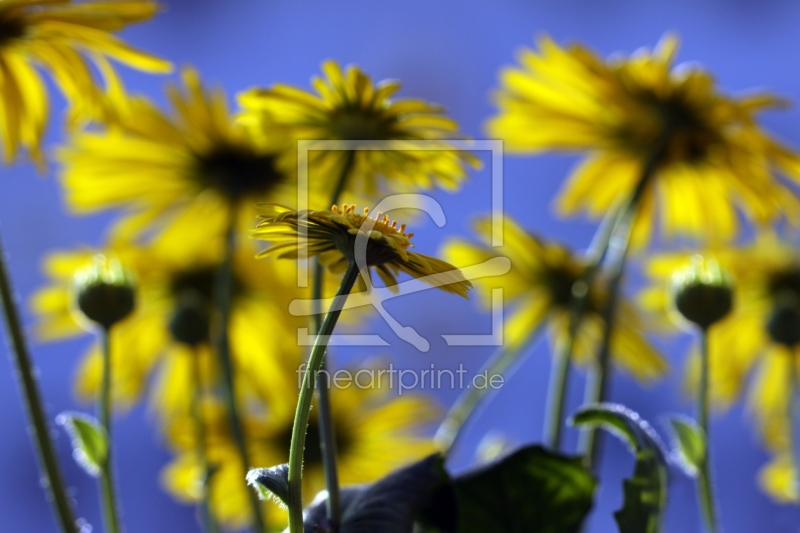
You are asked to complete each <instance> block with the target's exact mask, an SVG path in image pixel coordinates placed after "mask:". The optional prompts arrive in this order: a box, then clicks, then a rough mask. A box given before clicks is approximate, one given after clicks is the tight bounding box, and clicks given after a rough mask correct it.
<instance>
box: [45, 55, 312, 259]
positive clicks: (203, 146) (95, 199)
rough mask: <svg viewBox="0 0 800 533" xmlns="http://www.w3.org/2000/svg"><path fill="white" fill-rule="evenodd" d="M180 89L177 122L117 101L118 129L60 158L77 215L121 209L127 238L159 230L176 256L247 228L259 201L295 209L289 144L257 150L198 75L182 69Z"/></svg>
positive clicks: (150, 107) (80, 137) (81, 140)
mask: <svg viewBox="0 0 800 533" xmlns="http://www.w3.org/2000/svg"><path fill="white" fill-rule="evenodd" d="M183 83H184V86H185V88H184V90H183V91H181V90H179V89H178V88H177V87H170V89H169V97H170V100H171V103H172V107H173V108H174V109H173V114H172V115H167V114H165V113H164V112H162V111H161V110H159V109H158V108H156V107H155V106H154V104H153V103H151V102H150V101H148V100H147V99H145V98H129V97H126V96H124V95H120V96H119V97H118V98H116V102H115V103H116V105H117V107H118V112H119V115H120V117H119V119H118V120H117V121H115V124H113V125H112V127H109V128H107V129H106V130H105V131H101V132H99V133H98V132H95V131H85V132H82V133H80V134H77V135H75V136H74V137H73V138H72V139H71V141H70V142H69V144H68V145H67V146H65V147H64V148H62V149H61V151H60V152H59V158H60V160H61V162H62V163H63V166H64V168H63V183H64V187H65V189H66V201H67V204H68V206H69V207H70V208H71V209H72V210H73V211H76V212H79V213H87V212H93V211H99V210H106V209H112V208H118V207H124V208H126V209H127V210H128V215H127V216H126V217H125V218H124V219H123V220H122V221H120V223H119V224H118V226H117V228H116V231H117V233H118V235H119V236H120V237H123V238H127V237H132V236H136V235H139V234H141V233H142V232H143V231H144V230H146V229H153V228H156V229H159V230H161V231H163V232H165V234H167V235H170V236H171V237H172V246H173V247H174V249H182V248H186V247H190V248H191V249H196V247H197V246H198V245H202V244H203V242H204V241H205V240H206V239H207V238H208V236H209V235H222V234H224V232H225V228H226V227H227V226H228V225H229V224H230V223H231V221H232V220H233V221H235V223H236V227H237V228H238V229H242V230H243V229H244V228H247V229H249V228H250V227H251V226H252V222H253V220H255V217H256V211H255V204H256V203H257V202H260V201H267V200H270V201H285V202H291V201H293V199H294V198H295V197H296V192H295V187H296V185H295V182H294V174H293V173H292V172H291V169H290V170H286V167H285V166H282V165H280V164H279V161H278V160H279V159H280V157H281V154H282V152H281V151H280V149H279V145H280V144H281V143H283V142H284V141H283V140H281V139H272V140H271V141H270V140H269V139H267V138H265V137H262V138H260V139H259V140H258V141H256V140H255V139H254V138H252V137H251V136H250V135H249V134H248V133H247V132H246V131H245V130H244V129H243V128H241V127H238V126H236V125H235V124H234V122H233V120H232V118H231V117H230V116H229V114H228V109H227V104H226V101H225V95H224V94H223V93H222V91H219V90H211V91H208V90H206V89H205V88H204V87H203V85H202V83H201V82H200V79H199V77H198V75H197V73H196V72H195V71H194V70H191V69H186V70H184V72H183ZM116 122H119V124H116ZM164 228H166V229H164Z"/></svg>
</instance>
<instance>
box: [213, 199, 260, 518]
mask: <svg viewBox="0 0 800 533" xmlns="http://www.w3.org/2000/svg"><path fill="white" fill-rule="evenodd" d="M235 221H236V208H235V206H231V219H230V221H229V223H228V229H227V231H226V236H225V252H224V254H225V255H224V258H223V260H222V264H221V265H220V268H219V272H218V275H217V283H216V292H215V295H214V296H215V302H214V303H215V304H216V308H217V312H218V313H219V314H218V322H217V327H216V335H215V341H216V343H215V344H216V347H217V357H218V359H219V364H220V369H221V370H222V396H223V401H224V402H225V407H226V410H227V412H228V418H229V420H230V424H231V429H232V431H233V436H234V439H235V440H236V447H237V449H238V451H239V457H240V458H241V460H242V464H243V465H244V468H245V471H247V469H249V468H252V466H253V465H251V464H250V456H249V454H248V452H247V441H246V440H245V434H244V429H243V428H242V420H241V418H240V416H239V409H238V407H237V405H236V390H235V386H234V378H233V373H234V371H233V362H232V360H231V346H230V339H229V334H228V329H229V326H230V318H231V303H232V291H233V254H234V251H235V249H236V222H235ZM242 483H244V480H242ZM247 495H248V499H249V501H250V509H251V512H252V513H253V521H254V523H255V526H254V527H255V529H256V530H257V531H259V532H263V531H265V527H264V515H263V512H262V508H261V503H260V502H259V500H258V496H257V495H256V493H255V491H252V490H248V491H247Z"/></svg>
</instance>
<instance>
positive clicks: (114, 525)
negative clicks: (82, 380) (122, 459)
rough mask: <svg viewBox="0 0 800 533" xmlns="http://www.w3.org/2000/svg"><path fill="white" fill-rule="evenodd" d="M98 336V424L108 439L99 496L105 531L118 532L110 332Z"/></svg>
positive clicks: (109, 532)
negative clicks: (100, 345)
mask: <svg viewBox="0 0 800 533" xmlns="http://www.w3.org/2000/svg"><path fill="white" fill-rule="evenodd" d="M100 336H101V338H102V343H103V375H102V380H101V382H100V398H99V400H98V410H99V411H100V416H99V418H100V425H102V426H103V429H105V431H106V439H108V444H107V452H106V458H105V460H104V461H103V468H102V469H101V471H100V497H101V499H102V500H103V522H104V524H105V530H106V532H107V533H119V532H120V526H119V508H118V506H117V496H116V487H115V485H114V464H113V461H112V456H111V450H112V449H113V448H114V447H113V446H112V434H111V332H110V331H109V330H108V329H103V330H102V332H101V334H100Z"/></svg>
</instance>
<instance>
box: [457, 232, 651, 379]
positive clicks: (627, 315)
mask: <svg viewBox="0 0 800 533" xmlns="http://www.w3.org/2000/svg"><path fill="white" fill-rule="evenodd" d="M503 231H504V233H503V239H504V245H503V246H502V247H496V248H492V247H490V246H489V245H488V244H475V243H472V242H466V241H462V240H459V239H455V240H452V241H451V242H449V243H447V244H446V245H445V248H444V251H443V256H444V257H445V258H446V259H447V260H448V261H450V262H452V263H453V264H456V265H460V266H461V267H462V268H465V267H468V266H470V265H477V264H480V263H483V262H485V261H487V260H489V259H491V258H494V257H502V256H505V257H507V258H508V259H509V260H510V261H511V270H510V271H509V272H508V273H506V274H503V275H501V276H493V277H488V276H487V277H482V278H478V279H477V280H476V284H477V286H478V289H479V293H480V294H481V295H482V296H483V301H484V302H485V303H486V304H487V305H488V304H490V303H491V300H492V296H491V295H492V289H494V288H500V289H502V290H503V303H504V304H505V305H506V307H507V309H509V310H510V311H509V312H508V313H507V314H506V317H505V336H504V342H505V343H506V345H507V346H510V347H512V348H514V347H518V348H519V347H522V346H523V345H524V344H525V343H527V342H529V340H530V337H531V335H533V334H534V333H535V332H536V331H537V330H538V329H539V328H541V327H543V326H546V327H547V328H548V330H549V332H550V337H551V340H552V341H554V343H555V344H556V346H558V345H560V344H561V343H564V342H566V341H567V338H568V336H569V324H570V314H571V312H570V305H571V300H572V286H573V284H574V283H575V281H577V280H578V278H579V277H580V275H581V272H582V270H583V268H585V264H584V262H583V261H582V260H581V259H580V258H578V257H576V256H574V255H573V254H572V253H571V252H570V251H569V250H568V249H567V248H565V247H564V246H562V245H560V244H556V243H551V242H547V241H545V240H543V239H541V238H539V237H537V236H535V235H532V234H530V233H528V232H527V231H525V230H524V229H522V228H521V227H520V226H519V225H518V224H517V223H516V222H515V221H514V220H512V219H511V218H509V217H506V218H505V219H504V229H503ZM491 232H492V228H491V220H490V219H488V218H484V219H480V220H478V221H477V223H476V224H475V233H476V234H477V235H478V236H479V237H480V238H481V239H482V240H483V241H484V242H485V243H488V242H490V236H491ZM601 282H602V280H597V282H596V284H595V285H594V286H593V287H592V289H591V290H590V292H589V296H588V301H587V307H586V310H585V313H584V316H583V320H582V321H581V326H580V330H579V332H578V338H577V339H576V342H575V347H574V350H573V357H574V359H575V361H576V362H577V363H579V364H583V365H585V364H588V363H589V362H590V361H592V360H594V358H595V357H596V354H597V343H598V342H600V340H601V338H602V334H603V319H602V318H601V313H602V309H603V299H604V295H603V294H602V293H600V292H599V291H598V287H599V286H600V283H601ZM620 315H621V316H620V320H619V321H618V324H619V325H618V327H617V328H615V329H614V333H613V337H612V338H611V353H612V357H613V361H615V363H616V364H617V365H619V366H620V367H621V368H622V369H624V370H626V371H628V372H630V373H631V374H632V375H633V376H635V377H636V378H637V379H639V380H642V381H650V380H653V379H655V378H657V377H659V376H660V375H661V374H663V373H664V372H665V371H666V370H667V363H666V362H665V361H664V360H663V359H662V358H661V356H660V355H659V354H658V353H656V351H655V350H654V349H653V348H652V347H651V346H650V345H649V344H648V342H647V341H646V340H645V338H644V337H643V336H642V335H641V330H642V329H643V328H642V324H641V321H640V320H639V319H638V317H637V315H636V313H635V311H634V310H633V309H632V308H631V307H630V306H629V305H627V303H625V302H622V305H621V307H620Z"/></svg>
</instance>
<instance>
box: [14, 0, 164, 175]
mask: <svg viewBox="0 0 800 533" xmlns="http://www.w3.org/2000/svg"><path fill="white" fill-rule="evenodd" d="M158 10H159V5H158V4H157V3H156V2H151V1H145V0H128V1H121V2H106V1H99V2H85V3H72V1H71V0H61V1H57V2H54V1H53V0H5V1H3V2H2V3H0V75H1V76H2V79H3V83H2V84H1V85H0V132H1V133H2V137H3V157H4V159H5V161H6V162H7V163H8V162H11V161H13V160H14V159H15V157H16V155H17V152H18V151H19V149H20V147H22V148H25V149H27V150H28V152H29V153H30V156H31V157H32V158H33V159H34V160H35V161H37V162H39V163H41V162H42V160H43V154H42V146H41V144H42V137H43V136H44V131H45V128H46V127H47V121H48V118H49V116H48V115H49V110H48V107H49V100H48V97H47V89H46V87H45V83H44V81H43V80H42V78H41V75H40V74H39V72H38V71H37V69H36V67H41V68H42V69H44V70H46V71H47V72H48V73H49V74H50V76H51V77H52V78H53V81H54V82H55V85H57V86H58V88H59V89H60V90H61V92H62V93H63V94H64V96H65V98H66V99H67V101H68V102H69V103H70V105H71V106H72V112H71V114H70V122H75V121H76V120H77V119H78V118H81V117H83V116H87V115H88V116H92V115H94V114H95V110H96V105H97V104H98V102H99V101H101V99H102V97H101V94H100V91H99V89H98V88H97V82H96V80H95V76H94V75H93V73H92V72H93V69H92V66H91V65H90V63H89V62H88V61H87V58H88V59H91V60H92V61H94V62H95V63H96V64H97V66H98V67H99V68H100V70H102V71H104V72H106V73H110V72H112V71H111V70H110V66H109V65H108V62H107V58H111V59H114V60H116V61H119V62H121V63H125V64H126V65H129V66H131V67H133V68H136V69H139V70H145V71H149V72H169V71H170V70H171V68H172V67H171V65H170V63H169V62H167V61H164V60H162V59H158V58H156V57H154V56H151V55H150V54H147V53H144V52H141V51H139V50H136V49H135V48H132V47H131V46H129V45H128V44H126V43H125V42H124V41H122V40H120V39H118V38H117V37H115V36H113V35H112V33H113V32H116V31H119V30H122V29H123V28H125V27H126V26H127V25H129V24H135V23H137V22H143V21H145V20H148V19H150V18H151V17H153V16H154V15H155V14H156V13H157V12H158Z"/></svg>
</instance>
